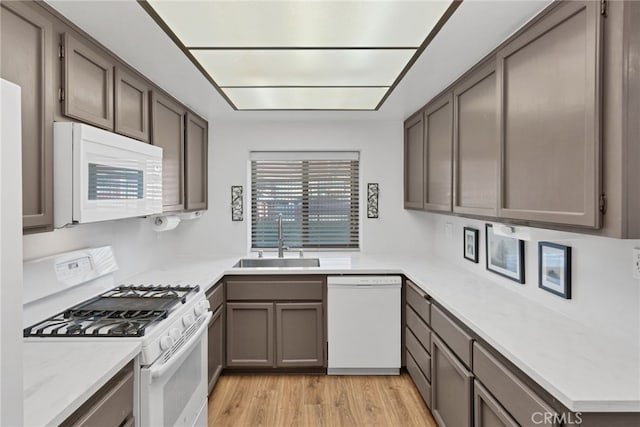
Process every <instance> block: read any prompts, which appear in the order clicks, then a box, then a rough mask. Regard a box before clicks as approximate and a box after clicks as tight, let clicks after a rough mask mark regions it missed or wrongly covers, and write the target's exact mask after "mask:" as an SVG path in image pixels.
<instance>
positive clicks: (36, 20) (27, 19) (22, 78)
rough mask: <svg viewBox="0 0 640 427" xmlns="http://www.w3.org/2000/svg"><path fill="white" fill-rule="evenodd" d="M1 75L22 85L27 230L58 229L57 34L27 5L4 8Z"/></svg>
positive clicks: (47, 19) (0, 16)
mask: <svg viewBox="0 0 640 427" xmlns="http://www.w3.org/2000/svg"><path fill="white" fill-rule="evenodd" d="M0 19H1V25H0V37H1V39H0V40H1V41H2V44H1V47H2V49H1V51H2V53H1V55H2V56H1V61H0V76H1V77H2V78H3V79H5V80H8V81H11V82H13V83H15V84H17V85H18V86H20V87H21V100H22V111H21V113H22V212H23V213H22V215H23V228H24V230H25V231H26V232H31V231H44V230H49V229H51V227H52V226H53V167H52V166H53V108H54V105H55V99H54V96H53V93H54V91H55V89H54V88H53V61H54V52H53V51H52V49H51V47H52V46H53V44H52V43H53V39H52V37H53V30H52V22H51V18H50V17H49V16H47V15H45V13H44V11H42V10H40V8H38V7H37V6H34V5H32V4H27V3H23V2H2V4H1V5H0Z"/></svg>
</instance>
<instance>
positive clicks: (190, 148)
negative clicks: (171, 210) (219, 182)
mask: <svg viewBox="0 0 640 427" xmlns="http://www.w3.org/2000/svg"><path fill="white" fill-rule="evenodd" d="M186 120H187V128H186V130H187V132H186V141H185V180H186V182H185V185H186V208H187V210H199V209H207V199H208V197H207V195H208V192H207V179H208V167H207V155H208V149H207V148H208V146H209V125H208V124H207V122H206V121H205V120H203V119H201V118H200V117H198V116H196V115H195V114H193V113H191V112H188V113H187V119H186Z"/></svg>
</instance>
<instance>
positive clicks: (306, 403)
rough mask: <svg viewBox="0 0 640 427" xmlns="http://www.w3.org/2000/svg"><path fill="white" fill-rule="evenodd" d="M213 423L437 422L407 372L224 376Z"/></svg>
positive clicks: (383, 425)
mask: <svg viewBox="0 0 640 427" xmlns="http://www.w3.org/2000/svg"><path fill="white" fill-rule="evenodd" d="M209 426H216V427H217V426H233V427H243V426H247V427H248V426H251V427H253V426H274V427H276V426H277V427H280V426H305V427H306V426H336V427H339V426H345V427H346V426H349V427H352V426H380V427H387V426H388V427H392V426H393V427H396V426H422V427H436V426H437V425H436V422H435V420H434V419H433V417H432V416H431V413H430V412H429V409H428V408H427V407H426V405H425V404H424V402H423V400H422V398H421V397H420V395H419V394H418V390H417V389H416V387H415V385H414V384H413V382H412V381H411V378H410V377H409V376H408V375H407V374H406V373H405V374H402V375H399V376H329V375H223V376H221V377H220V379H219V380H218V383H217V384H216V386H215V388H214V390H213V392H212V393H211V396H209Z"/></svg>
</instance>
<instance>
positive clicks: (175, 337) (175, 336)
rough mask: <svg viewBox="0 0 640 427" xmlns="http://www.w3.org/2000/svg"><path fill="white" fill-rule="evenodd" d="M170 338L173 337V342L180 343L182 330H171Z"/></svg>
mask: <svg viewBox="0 0 640 427" xmlns="http://www.w3.org/2000/svg"><path fill="white" fill-rule="evenodd" d="M169 336H170V337H171V339H172V340H173V342H176V341H178V340H179V339H180V329H178V328H171V330H169Z"/></svg>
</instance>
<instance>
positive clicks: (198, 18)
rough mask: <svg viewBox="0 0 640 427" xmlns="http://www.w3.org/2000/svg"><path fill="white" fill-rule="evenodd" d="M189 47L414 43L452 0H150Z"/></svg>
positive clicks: (385, 45)
mask: <svg viewBox="0 0 640 427" xmlns="http://www.w3.org/2000/svg"><path fill="white" fill-rule="evenodd" d="M148 2H149V4H151V5H152V6H153V8H154V9H155V10H156V12H157V13H158V15H160V16H161V17H162V19H163V20H164V21H165V22H166V23H167V25H168V26H169V27H170V28H171V29H172V31H173V32H174V33H175V34H176V35H177V36H178V37H179V38H180V40H181V41H182V43H183V44H184V45H185V46H187V47H272V46H281V47H371V46H377V47H398V46H400V47H414V48H417V47H418V46H420V44H421V43H422V42H423V41H424V39H425V38H426V37H427V35H428V34H429V32H430V31H431V29H432V28H433V27H434V26H435V24H436V23H437V22H438V20H439V19H440V17H441V16H442V15H443V14H444V12H445V11H446V10H447V8H448V7H449V5H450V4H451V1H449V0H427V1H425V0H410V1H404V0H387V1H383V0H373V1H371V0H369V1H351V0H348V1H344V0H342V1H304V0H293V1H291V0H290V1H229V0H226V1H205V0H196V1H193V0H182V1H171V0H148Z"/></svg>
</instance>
